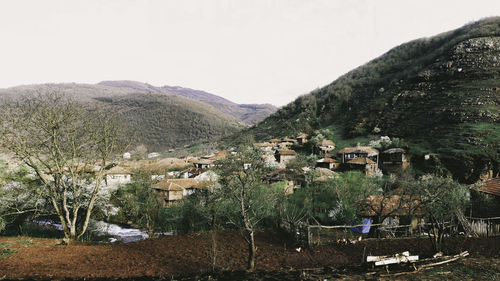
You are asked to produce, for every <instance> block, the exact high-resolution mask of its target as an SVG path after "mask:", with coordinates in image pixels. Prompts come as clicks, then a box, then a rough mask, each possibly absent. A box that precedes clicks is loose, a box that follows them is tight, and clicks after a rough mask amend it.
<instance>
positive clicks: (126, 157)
mask: <svg viewBox="0 0 500 281" xmlns="http://www.w3.org/2000/svg"><path fill="white" fill-rule="evenodd" d="M131 156H132V155H131V154H130V152H125V153H123V159H130V157H131Z"/></svg>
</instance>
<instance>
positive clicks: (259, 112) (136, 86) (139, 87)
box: [99, 81, 277, 125]
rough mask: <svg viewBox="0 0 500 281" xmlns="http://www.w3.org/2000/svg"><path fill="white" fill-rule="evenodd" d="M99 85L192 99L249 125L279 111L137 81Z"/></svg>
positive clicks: (180, 88) (189, 90)
mask: <svg viewBox="0 0 500 281" xmlns="http://www.w3.org/2000/svg"><path fill="white" fill-rule="evenodd" d="M99 85H105V86H112V87H116V88H124V89H133V90H136V91H137V92H140V93H162V94H170V95H177V96H181V97H185V98H190V99H193V100H197V101H201V102H204V103H206V104H209V105H211V106H213V107H214V108H216V109H218V110H220V111H222V112H224V113H226V114H228V115H231V116H233V117H234V118H236V119H237V120H239V121H240V122H242V123H244V124H247V125H253V124H255V123H257V122H259V121H262V120H264V118H266V117H267V116H269V114H271V113H274V112H275V111H276V110H277V108H276V107H275V106H273V105H271V104H237V103H234V102H232V101H229V100H227V99H225V98H223V97H220V96H217V95H214V94H210V93H207V92H205V91H200V90H193V89H189V88H184V87H179V86H173V87H172V86H162V87H155V86H152V85H149V84H146V83H140V82H135V81H103V82H100V83H99Z"/></svg>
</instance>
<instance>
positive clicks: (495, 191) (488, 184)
mask: <svg viewBox="0 0 500 281" xmlns="http://www.w3.org/2000/svg"><path fill="white" fill-rule="evenodd" d="M479 191H482V192H484V193H488V194H492V195H496V196H500V177H496V178H494V179H490V180H487V181H485V182H484V183H483V186H481V188H480V189H479Z"/></svg>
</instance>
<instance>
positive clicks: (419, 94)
mask: <svg viewBox="0 0 500 281" xmlns="http://www.w3.org/2000/svg"><path fill="white" fill-rule="evenodd" d="M499 105H500V18H499V17H495V18H489V19H485V20H482V21H479V22H475V23H472V24H469V25H466V26H464V27H462V28H459V29H457V30H453V31H450V32H447V33H443V34H440V35H437V36H434V37H430V38H423V39H418V40H414V41H411V42H408V43H405V44H402V45H400V46H398V47H395V48H393V49H392V50H390V51H388V52H387V53H386V54H384V55H382V56H380V57H378V58H376V59H374V60H372V61H370V62H368V63H367V64H365V65H363V66H360V67H358V68H356V69H354V70H352V71H350V72H348V73H347V74H345V75H343V76H342V77H340V78H338V79H337V80H335V81H333V82H332V83H331V84H329V85H327V86H325V87H323V88H320V89H317V90H315V91H313V92H311V93H310V94H308V95H304V96H301V97H299V98H298V99H296V100H295V101H294V102H291V103H290V104H288V105H287V106H285V107H283V108H282V109H280V110H279V111H277V112H276V113H274V114H272V115H271V116H269V117H268V118H266V119H265V120H264V121H263V122H261V123H259V124H258V125H256V126H254V127H252V128H249V129H248V130H244V131H243V132H241V133H240V134H239V135H238V136H239V137H240V139H241V138H243V137H248V136H253V137H254V138H255V139H257V140H259V139H265V138H270V137H283V136H293V135H295V134H297V133H299V132H312V131H314V130H317V129H322V128H329V129H331V130H332V131H333V132H335V133H336V134H335V136H334V140H335V141H344V142H345V140H349V139H353V138H358V139H359V138H360V137H361V138H365V139H369V138H376V137H378V136H390V137H398V138H403V139H404V140H405V141H406V142H407V143H408V146H409V148H410V150H411V152H412V153H413V154H415V155H422V154H427V153H429V154H431V155H433V156H434V161H433V162H434V164H435V165H434V168H438V169H440V170H442V171H444V172H447V171H449V172H451V173H452V174H453V175H454V176H455V177H456V178H458V179H460V180H461V181H464V182H473V181H475V180H477V179H478V177H479V175H480V174H481V173H482V172H485V171H488V170H491V172H493V174H498V173H499V162H500V124H499V119H500V106H499ZM417 159H420V158H418V157H417V158H415V160H417Z"/></svg>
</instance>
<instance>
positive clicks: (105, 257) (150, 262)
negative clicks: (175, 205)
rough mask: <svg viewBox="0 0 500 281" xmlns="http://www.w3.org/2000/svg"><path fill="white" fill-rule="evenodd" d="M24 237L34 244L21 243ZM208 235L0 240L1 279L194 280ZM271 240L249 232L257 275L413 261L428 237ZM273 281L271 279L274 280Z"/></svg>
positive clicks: (458, 246)
mask: <svg viewBox="0 0 500 281" xmlns="http://www.w3.org/2000/svg"><path fill="white" fill-rule="evenodd" d="M216 236H217V241H218V242H217V244H218V249H217V250H218V251H217V269H218V270H231V271H242V270H244V269H245V266H246V257H247V247H246V244H245V242H244V240H243V239H242V238H241V237H240V236H239V234H238V233H237V232H232V231H219V232H217V233H216ZM26 240H31V241H32V242H33V243H34V244H30V243H26V242H25V241H26ZM210 241H211V239H210V233H209V232H206V233H196V234H189V235H179V236H168V237H163V238H158V239H151V240H145V241H140V242H134V243H128V244H115V245H111V244H84V243H73V244H71V245H67V246H64V245H56V243H57V242H58V240H54V239H39V238H27V237H0V243H3V244H4V245H8V247H9V248H10V249H12V250H13V251H14V253H13V254H11V255H8V256H4V257H0V280H2V279H58V280H61V279H96V278H99V279H100V278H104V279H121V278H154V277H158V278H159V277H166V278H171V277H176V278H182V277H189V276H200V275H202V274H205V273H207V272H210V271H211V270H212V267H211V264H210V261H211V259H210V254H209V253H210V249H211V242H210ZM286 241H287V240H286V239H284V238H283V237H279V236H277V235H270V234H266V235H265V233H259V235H257V247H258V250H257V261H256V267H257V270H259V271H267V272H271V271H272V272H290V271H291V270H297V269H308V268H319V267H321V268H339V267H342V266H348V265H353V264H354V265H359V264H361V262H362V260H363V259H364V256H366V255H370V254H371V255H386V254H394V253H398V252H402V251H405V250H408V251H410V253H412V254H418V255H420V256H421V257H429V256H431V255H432V254H433V252H432V249H431V245H430V242H429V240H428V239H387V240H376V241H375V240H363V241H361V242H358V243H356V244H349V245H322V246H315V247H309V248H307V249H302V251H301V252H300V253H299V252H297V251H296V250H295V249H294V248H291V247H290V244H288V245H287V242H286ZM444 248H445V249H446V250H445V254H450V255H451V254H456V253H459V252H461V251H464V250H468V251H469V252H470V253H471V258H474V257H499V254H500V237H497V238H488V239H487V238H464V237H458V238H448V239H446V240H445V245H444ZM0 254H1V253H0ZM276 280H279V279H276Z"/></svg>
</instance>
